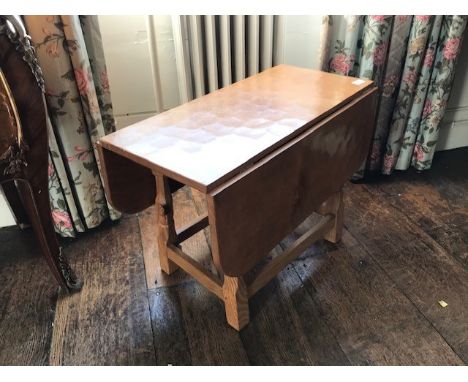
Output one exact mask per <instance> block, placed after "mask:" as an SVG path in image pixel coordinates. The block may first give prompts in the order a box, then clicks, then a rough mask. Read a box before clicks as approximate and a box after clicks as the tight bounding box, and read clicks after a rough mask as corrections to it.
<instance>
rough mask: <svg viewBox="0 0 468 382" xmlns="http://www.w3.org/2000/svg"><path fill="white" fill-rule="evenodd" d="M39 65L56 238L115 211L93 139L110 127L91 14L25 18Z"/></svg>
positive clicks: (97, 34)
mask: <svg viewBox="0 0 468 382" xmlns="http://www.w3.org/2000/svg"><path fill="white" fill-rule="evenodd" d="M24 21H25V24H26V28H27V31H28V33H29V35H30V36H31V38H32V41H33V44H34V46H35V48H36V53H37V57H38V61H39V64H40V65H41V68H42V71H43V75H44V81H45V87H46V100H47V107H48V114H49V116H48V118H47V119H48V130H49V147H50V155H49V192H50V202H51V209H52V217H53V220H54V223H55V229H56V231H57V232H58V233H60V234H61V235H62V236H71V237H73V236H75V235H76V233H77V232H83V231H85V230H86V229H89V228H93V227H96V226H97V225H99V224H100V223H101V222H102V221H103V220H105V219H107V218H109V217H110V218H111V219H118V218H119V216H120V215H119V213H118V212H117V211H115V210H113V209H112V207H111V206H110V205H109V204H108V203H107V201H106V197H105V194H104V190H103V187H102V182H101V178H100V173H99V170H98V161H97V153H96V150H95V143H96V141H97V140H98V139H99V138H100V137H102V136H104V135H106V134H108V133H110V132H113V131H115V123H114V117H113V114H112V102H111V97H110V92H109V82H108V80H107V73H106V63H105V60H104V54H103V49H102V42H101V35H100V31H99V25H98V21H97V17H96V16H25V17H24Z"/></svg>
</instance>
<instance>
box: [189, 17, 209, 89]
mask: <svg viewBox="0 0 468 382" xmlns="http://www.w3.org/2000/svg"><path fill="white" fill-rule="evenodd" d="M187 17H188V28H189V33H190V57H191V60H192V73H193V82H194V88H195V89H194V90H195V96H196V97H201V96H202V95H204V94H205V75H204V70H205V62H204V61H205V60H204V59H203V56H204V54H203V34H202V20H201V16H197V15H192V16H187Z"/></svg>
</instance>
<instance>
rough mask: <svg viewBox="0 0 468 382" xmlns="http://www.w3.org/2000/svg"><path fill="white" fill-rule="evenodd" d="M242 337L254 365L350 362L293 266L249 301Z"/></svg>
mask: <svg viewBox="0 0 468 382" xmlns="http://www.w3.org/2000/svg"><path fill="white" fill-rule="evenodd" d="M249 305H250V319H251V321H250V323H249V325H248V326H247V327H246V328H245V329H244V330H242V332H241V338H242V341H243V343H244V346H245V349H246V351H247V354H248V355H249V359H250V361H251V363H252V364H254V365H347V364H349V360H348V358H347V357H346V355H345V354H344V352H343V350H342V349H341V347H340V345H339V344H338V342H337V341H336V339H335V338H334V336H333V334H332V333H331V331H330V329H329V328H328V326H327V324H326V322H325V321H324V320H323V319H322V317H321V315H322V312H321V308H320V306H319V304H317V302H316V301H315V300H314V299H313V298H312V297H311V296H310V295H309V294H308V293H307V291H306V290H305V288H304V287H303V285H302V282H301V280H300V278H299V277H298V275H297V273H296V272H295V271H294V270H293V269H292V267H290V266H288V267H286V268H285V269H284V270H283V271H282V272H281V273H280V274H279V275H278V277H277V278H275V279H274V280H272V281H271V282H270V283H269V284H268V285H267V286H266V287H265V288H263V289H262V290H260V291H259V292H258V293H257V294H256V295H255V296H254V297H253V298H252V299H251V300H250V304H249Z"/></svg>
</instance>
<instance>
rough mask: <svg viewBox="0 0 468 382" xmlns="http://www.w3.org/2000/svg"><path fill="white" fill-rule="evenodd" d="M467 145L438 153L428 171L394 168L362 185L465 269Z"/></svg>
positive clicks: (467, 255) (467, 257)
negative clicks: (396, 169) (389, 175)
mask: <svg viewBox="0 0 468 382" xmlns="http://www.w3.org/2000/svg"><path fill="white" fill-rule="evenodd" d="M466 163H468V148H463V149H457V150H453V151H450V152H439V153H437V155H436V157H435V159H434V163H433V168H432V169H431V170H430V171H424V172H422V173H417V172H416V171H415V170H414V169H410V170H408V171H395V173H394V174H392V176H391V177H387V176H380V177H378V178H377V179H374V180H373V181H372V182H370V183H369V184H366V185H365V188H366V189H367V190H368V191H369V192H370V193H372V194H373V195H376V196H380V197H382V198H384V199H385V201H386V202H388V203H389V204H391V205H392V206H393V207H395V208H396V209H398V210H399V211H400V212H401V213H403V214H404V215H406V216H407V217H408V218H409V219H410V220H411V221H412V222H413V223H414V224H416V225H417V226H419V227H420V228H421V229H422V230H423V231H425V232H426V233H427V234H428V235H429V236H430V237H432V238H433V239H434V240H435V241H436V242H437V243H438V244H439V245H440V246H441V247H442V248H444V249H445V250H446V252H447V254H448V255H451V256H453V257H454V258H455V259H456V260H457V261H459V262H460V263H461V264H462V265H463V266H464V267H465V269H467V270H468V165H467V164H466Z"/></svg>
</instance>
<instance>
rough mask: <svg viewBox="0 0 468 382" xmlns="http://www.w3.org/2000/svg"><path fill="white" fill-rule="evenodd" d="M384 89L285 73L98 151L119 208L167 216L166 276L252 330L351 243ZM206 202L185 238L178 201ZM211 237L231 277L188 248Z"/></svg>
mask: <svg viewBox="0 0 468 382" xmlns="http://www.w3.org/2000/svg"><path fill="white" fill-rule="evenodd" d="M376 94H377V89H376V87H375V86H374V84H373V82H372V81H367V80H360V79H356V78H351V77H343V76H338V75H334V74H329V73H324V72H320V71H313V70H307V69H301V68H297V67H293V66H286V65H280V66H276V67H273V68H271V69H268V70H265V71H264V72H262V73H260V74H257V75H255V76H252V77H249V78H247V79H245V80H243V81H240V82H237V83H235V84H233V85H230V86H227V87H225V88H223V89H220V90H217V91H215V92H212V93H210V94H208V95H205V96H203V97H200V98H198V99H195V100H193V101H191V102H188V103H186V104H184V105H181V106H179V107H176V108H174V109H172V110H169V111H166V112H164V113H161V114H159V115H157V116H155V117H152V118H149V119H146V120H144V121H141V122H139V123H136V124H134V125H132V126H129V127H127V128H125V129H122V130H119V131H117V132H115V133H112V134H110V135H108V136H106V137H104V138H102V139H101V140H100V141H99V142H98V152H99V156H100V163H101V168H102V174H103V178H104V186H105V190H106V193H107V196H108V199H109V201H110V203H111V204H112V205H113V206H114V207H115V208H116V209H118V210H120V211H122V212H126V213H136V212H139V211H141V210H143V209H145V208H147V207H149V206H151V205H152V204H154V203H156V207H157V211H158V212H157V237H158V249H159V258H160V263H161V268H162V269H163V271H164V272H166V273H168V274H171V273H172V272H174V271H175V270H176V269H178V268H179V267H180V268H182V269H183V270H184V271H186V272H188V273H189V274H190V275H192V276H193V277H194V278H195V279H197V280H198V281H199V282H200V283H201V284H203V285H204V286H205V287H206V288H208V289H209V290H210V291H211V292H213V293H214V294H216V295H217V296H218V297H219V298H220V299H221V300H223V301H224V305H225V309H226V318H227V321H228V323H229V324H230V325H231V326H232V327H234V328H235V329H237V330H240V329H242V328H243V327H244V326H245V325H246V324H247V323H248V321H249V309H248V299H249V297H251V296H252V295H253V294H255V293H256V292H257V291H258V290H259V289H260V288H262V287H263V286H264V285H265V284H267V283H268V282H269V281H270V280H271V279H272V278H274V277H275V275H276V274H278V272H280V271H281V270H282V269H283V268H284V267H285V266H286V265H287V264H288V263H289V262H291V261H292V260H293V259H295V258H296V257H297V256H298V255H299V254H300V253H301V252H303V251H304V250H305V249H306V248H307V247H308V246H310V245H311V244H312V243H313V242H315V241H317V240H319V239H322V238H324V239H326V240H329V241H332V242H336V241H338V240H339V239H340V232H341V226H342V220H343V201H342V191H341V189H342V186H343V184H344V183H345V182H346V180H347V179H348V178H349V177H350V176H351V175H352V173H353V172H354V171H356V170H357V168H358V167H359V165H360V164H361V163H362V162H363V160H364V159H365V157H366V155H367V154H368V147H369V144H370V140H371V136H372V133H373V128H372V126H373V122H374V116H375V104H376ZM182 185H188V186H190V187H193V188H195V189H197V190H199V191H201V192H202V193H204V194H205V195H206V200H207V211H208V214H207V216H202V217H200V218H199V219H197V220H196V221H194V222H193V223H192V224H190V225H188V226H187V227H184V228H182V229H176V227H175V226H174V219H173V203H172V192H173V191H174V190H176V189H177V188H179V187H181V186H182ZM313 212H318V213H320V214H321V215H322V216H323V218H322V220H321V221H320V222H319V223H318V224H317V225H316V226H314V227H313V228H312V229H311V230H310V231H309V232H307V233H305V234H304V235H303V236H301V237H300V238H299V239H298V240H297V241H296V242H295V243H294V244H293V246H292V247H291V248H290V249H288V250H286V251H285V252H284V253H283V254H281V255H280V256H278V257H276V258H274V259H273V260H271V261H270V262H269V263H268V264H267V265H266V266H265V267H264V268H263V269H262V270H261V271H260V272H259V273H258V275H257V276H256V277H255V278H254V280H253V281H252V282H251V283H250V284H249V285H246V284H245V282H244V276H245V274H246V273H247V272H248V271H249V270H251V269H252V268H253V267H254V266H255V265H256V264H257V263H258V262H259V261H260V260H262V258H264V257H266V256H267V255H268V253H269V252H270V251H271V250H272V249H273V248H274V247H275V246H276V245H277V244H278V243H279V242H280V241H281V240H282V239H283V238H284V237H285V236H286V235H288V234H289V233H291V232H292V231H293V230H294V229H295V228H296V227H297V226H298V225H299V224H300V223H301V222H302V221H303V220H304V219H306V218H307V217H308V216H309V215H311V214H312V213H313ZM208 225H209V226H210V232H211V239H212V246H211V247H212V258H213V262H214V264H215V267H216V269H217V271H218V274H219V275H214V274H212V273H211V272H209V271H208V270H206V269H204V268H203V267H202V266H201V265H200V264H199V263H197V262H196V261H195V260H193V259H192V258H191V257H189V256H188V255H187V254H186V253H184V252H183V251H182V249H181V246H180V243H181V242H183V241H184V240H186V239H187V238H189V237H191V236H192V235H194V234H195V233H196V232H198V231H200V230H201V229H203V228H205V227H206V226H208Z"/></svg>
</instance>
